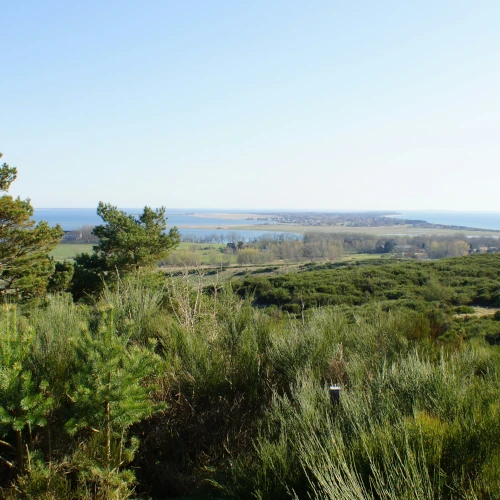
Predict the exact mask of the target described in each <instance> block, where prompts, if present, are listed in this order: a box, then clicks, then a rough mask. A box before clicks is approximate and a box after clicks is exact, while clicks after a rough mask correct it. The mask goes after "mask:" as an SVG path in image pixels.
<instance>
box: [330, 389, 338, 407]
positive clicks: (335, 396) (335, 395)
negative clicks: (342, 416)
mask: <svg viewBox="0 0 500 500" xmlns="http://www.w3.org/2000/svg"><path fill="white" fill-rule="evenodd" d="M330 399H331V400H332V404H333V405H334V406H335V405H338V404H339V403H340V387H339V386H338V385H331V386H330Z"/></svg>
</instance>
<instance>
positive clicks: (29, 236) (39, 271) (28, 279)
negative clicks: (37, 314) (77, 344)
mask: <svg viewBox="0 0 500 500" xmlns="http://www.w3.org/2000/svg"><path fill="white" fill-rule="evenodd" d="M1 157H2V155H1V153H0V158H1ZM16 178H17V169H16V168H15V167H10V166H9V165H8V164H6V163H3V164H2V165H1V166H0V191H8V189H9V187H10V185H11V183H12V182H13V181H15V180H16ZM32 216H33V207H32V206H31V203H30V200H29V199H28V200H21V198H19V197H18V198H13V197H12V196H9V195H7V194H4V195H3V196H2V197H1V198H0V295H9V296H18V297H22V298H29V297H33V296H36V295H40V294H43V293H44V292H45V290H46V287H47V279H48V278H49V276H50V275H51V274H52V272H53V270H54V264H53V262H52V261H51V260H50V259H49V257H48V255H47V254H48V252H50V250H52V249H53V248H54V247H55V246H56V245H57V243H58V242H59V240H60V239H61V237H62V235H63V231H62V229H61V226H59V225H57V226H56V227H52V228H51V227H49V225H48V224H47V223H46V222H39V223H38V224H35V222H34V221H32V220H31V217H32Z"/></svg>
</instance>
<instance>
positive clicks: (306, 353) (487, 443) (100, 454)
mask: <svg viewBox="0 0 500 500" xmlns="http://www.w3.org/2000/svg"><path fill="white" fill-rule="evenodd" d="M7 173H8V172H7ZM102 208H103V209H104V208H105V209H106V211H107V210H108V209H109V213H108V214H104V212H103V214H104V215H105V217H106V218H107V219H104V218H103V219H104V225H103V227H102V229H101V230H100V231H98V232H99V233H100V241H99V244H98V245H96V247H95V249H94V253H93V254H91V255H87V256H81V257H80V258H78V259H77V262H76V268H77V272H76V273H73V266H72V265H70V264H68V263H59V264H60V265H59V266H57V268H56V269H55V272H54V273H53V274H52V275H51V276H47V274H40V275H38V278H39V280H43V279H45V282H44V286H43V287H41V288H40V287H39V288H36V287H32V288H31V293H29V294H28V293H25V294H20V293H17V292H12V293H4V300H3V302H2V304H1V305H0V488H1V489H0V495H1V497H2V498H6V499H14V498H16V499H33V500H34V499H46V500H49V499H75V500H76V499H78V500H83V499H91V498H92V499H126V498H144V499H146V498H162V499H163V498H175V497H177V498H241V499H246V498H248V499H250V498H253V499H287V498H293V499H297V498H300V499H302V498H315V499H325V498H326V499H332V500H333V499H368V500H371V499H374V500H375V499H377V500H378V499H415V500H417V499H418V500H420V499H424V500H425V499H429V500H430V499H433V500H434V499H443V500H444V499H457V498H458V499H464V500H465V499H467V500H472V499H487V500H493V499H497V498H499V497H500V474H499V470H500V384H499V382H500V380H499V378H500V347H499V346H498V345H497V344H498V342H499V338H500V313H499V312H498V311H497V308H499V307H500V304H499V299H500V255H493V254H492V255H473V256H469V257H457V258H453V259H446V260H440V261H432V262H411V261H401V262H399V261H387V262H385V261H383V260H377V261H376V263H374V262H373V261H371V262H366V263H364V262H360V263H359V264H351V265H346V264H341V263H337V264H332V263H327V264H315V263H311V264H308V265H305V266H303V267H302V269H301V271H300V272H298V273H294V274H287V275H283V276H277V277H260V278H257V277H254V278H249V279H244V280H241V281H238V282H232V283H226V284H225V285H224V286H222V285H220V283H219V282H218V281H217V279H216V277H215V279H214V281H213V282H212V283H210V284H207V282H206V280H204V279H202V277H201V276H196V275H191V276H190V275H187V274H186V275H180V276H165V275H164V274H163V273H162V272H161V271H158V269H157V268H156V267H155V265H154V264H155V259H156V257H155V256H154V255H153V254H154V252H152V248H153V246H149V247H147V248H141V245H142V246H144V245H147V243H148V242H151V241H152V242H156V243H157V250H158V252H160V253H158V254H157V255H156V256H157V257H158V258H160V257H159V256H160V255H161V256H164V255H165V253H166V252H167V251H168V250H169V248H171V247H172V245H174V244H175V243H176V241H177V236H176V233H175V231H174V232H173V233H170V235H169V237H168V238H167V239H165V240H164V239H163V238H161V234H163V229H159V228H164V219H163V217H162V214H161V212H157V213H155V212H153V211H148V210H146V209H145V211H144V214H143V215H144V219H130V218H127V217H126V216H124V214H121V213H119V212H118V211H117V210H116V209H115V208H114V207H110V206H108V205H102ZM147 221H149V222H147ZM129 226H130V227H131V229H130V231H122V228H123V227H129ZM113 228H114V229H113ZM19 230H20V231H36V229H34V228H32V227H31V228H30V227H24V229H19ZM29 237H30V233H26V238H29ZM122 240H123V241H122ZM6 241H8V239H7V240H3V241H2V245H4V244H5V242H6ZM120 241H122V243H121V244H120ZM36 252H37V253H36V255H40V253H38V250H36ZM49 263H50V261H49ZM51 264H52V263H51ZM78 266H80V268H78ZM113 266H114V270H115V272H112V270H113V269H112V268H113ZM44 272H45V271H44ZM85 272H87V276H90V275H92V274H93V278H92V280H90V281H86V278H85V276H86V275H85ZM43 276H45V278H43ZM97 285H98V286H97ZM47 287H48V289H49V290H51V291H52V293H45V292H44V290H45V288H47ZM68 290H72V291H73V292H74V293H73V295H72V294H71V293H70V292H69V291H68ZM82 291H84V292H85V293H83V292H82ZM478 306H481V307H482V308H483V309H481V310H479V309H478ZM478 311H481V313H478ZM496 311H497V312H496ZM331 384H339V385H340V387H341V397H340V402H339V403H338V404H333V402H332V400H331V399H330V395H329V389H328V388H329V386H330V385H331Z"/></svg>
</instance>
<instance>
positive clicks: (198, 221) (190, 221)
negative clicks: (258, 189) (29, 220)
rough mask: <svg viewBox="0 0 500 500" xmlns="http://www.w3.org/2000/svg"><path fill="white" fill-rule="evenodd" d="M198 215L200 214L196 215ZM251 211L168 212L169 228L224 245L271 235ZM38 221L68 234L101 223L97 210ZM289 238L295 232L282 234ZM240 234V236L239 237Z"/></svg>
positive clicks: (38, 212) (40, 214) (52, 214)
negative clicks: (234, 215) (253, 226)
mask: <svg viewBox="0 0 500 500" xmlns="http://www.w3.org/2000/svg"><path fill="white" fill-rule="evenodd" d="M122 210H125V211H126V212H127V213H129V214H139V213H141V212H142V209H140V208H124V209H122ZM216 212H218V213H219V214H225V213H227V214H235V213H237V211H233V210H231V211H221V210H218V211H216ZM195 214H199V215H195ZM247 214H248V212H245V213H242V214H241V218H237V217H232V218H224V217H215V216H212V215H214V210H210V211H209V210H200V209H192V210H191V209H186V210H178V209H167V229H170V228H172V227H174V226H177V227H178V229H179V232H180V234H181V236H182V237H190V236H194V237H197V238H200V239H201V238H204V237H207V236H217V237H219V238H220V239H221V240H222V241H223V242H227V241H230V240H234V239H238V240H242V241H249V240H253V239H255V238H259V237H261V236H267V237H269V236H270V232H269V230H259V229H258V227H259V226H262V225H269V224H271V223H270V222H269V221H267V220H257V219H255V218H252V219H248V215H247ZM33 219H34V220H36V221H42V220H44V221H47V222H48V223H49V224H50V225H51V226H55V225H56V224H60V225H61V226H62V228H63V229H64V230H65V231H72V230H74V229H79V228H81V227H83V226H96V225H98V224H101V223H102V219H101V218H100V217H99V216H98V215H97V212H96V209H95V208H37V209H35V215H34V217H33ZM243 225H245V226H247V225H255V226H256V228H255V229H245V230H238V231H235V230H233V229H232V227H236V226H243ZM279 234H286V235H287V237H290V236H291V235H292V233H289V232H287V233H283V232H279ZM236 235H237V236H236ZM297 236H298V235H297Z"/></svg>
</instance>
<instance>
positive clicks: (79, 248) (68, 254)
mask: <svg viewBox="0 0 500 500" xmlns="http://www.w3.org/2000/svg"><path fill="white" fill-rule="evenodd" d="M91 252H92V245H91V244H90V243H59V245H57V246H56V248H54V250H52V252H50V256H51V257H54V259H55V260H58V261H63V260H67V259H73V258H74V257H75V256H76V254H79V253H91Z"/></svg>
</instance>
